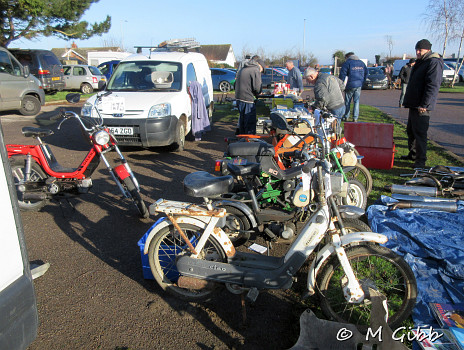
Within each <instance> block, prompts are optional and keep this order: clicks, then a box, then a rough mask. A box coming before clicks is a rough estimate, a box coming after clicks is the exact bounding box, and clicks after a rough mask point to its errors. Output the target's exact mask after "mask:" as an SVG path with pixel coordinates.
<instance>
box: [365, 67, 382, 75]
mask: <svg viewBox="0 0 464 350" xmlns="http://www.w3.org/2000/svg"><path fill="white" fill-rule="evenodd" d="M368 72H369V75H382V74H383V71H382V70H381V69H380V68H368Z"/></svg>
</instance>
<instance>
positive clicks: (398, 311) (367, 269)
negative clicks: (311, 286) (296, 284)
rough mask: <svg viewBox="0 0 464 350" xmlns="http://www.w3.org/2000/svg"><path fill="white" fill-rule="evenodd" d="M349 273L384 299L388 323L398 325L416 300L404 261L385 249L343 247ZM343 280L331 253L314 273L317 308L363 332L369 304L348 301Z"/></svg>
mask: <svg viewBox="0 0 464 350" xmlns="http://www.w3.org/2000/svg"><path fill="white" fill-rule="evenodd" d="M345 251H346V254H347V256H348V260H349V262H350V265H351V267H352V269H353V272H354V274H355V276H356V278H357V279H358V281H359V282H360V284H361V285H365V286H372V287H373V288H376V289H377V290H378V291H379V292H380V293H382V294H383V295H384V296H385V297H386V298H387V305H388V315H389V318H388V325H389V326H390V328H391V329H393V330H394V329H396V328H398V327H399V326H400V325H401V324H402V322H403V321H404V320H405V319H407V318H408V317H409V315H410V314H411V312H412V309H413V308H414V305H415V303H416V297H417V284H416V279H415V277H414V274H413V272H412V270H411V268H410V267H409V265H408V264H407V262H406V261H405V260H404V259H403V258H402V257H400V256H399V255H397V254H396V253H394V252H393V251H391V250H390V249H388V248H385V247H382V246H379V245H374V244H363V245H358V246H353V247H350V248H346V249H345ZM346 283H347V278H346V276H345V273H344V270H343V268H342V266H341V264H340V261H339V260H338V258H337V256H333V257H332V258H331V260H330V261H329V262H328V263H327V264H326V265H325V267H324V268H323V269H322V271H321V273H320V274H319V276H318V285H319V289H318V290H319V293H320V298H321V308H322V311H323V312H324V314H325V315H326V316H327V317H329V318H331V319H333V320H335V321H337V322H343V323H353V324H355V325H356V326H357V327H358V329H359V330H360V331H361V332H362V331H366V330H367V328H368V327H369V325H370V320H371V309H372V303H371V301H370V300H369V299H367V298H366V299H364V301H362V302H361V303H357V304H356V303H349V302H347V301H346V299H345V296H344V294H343V286H344V285H345V284H346Z"/></svg>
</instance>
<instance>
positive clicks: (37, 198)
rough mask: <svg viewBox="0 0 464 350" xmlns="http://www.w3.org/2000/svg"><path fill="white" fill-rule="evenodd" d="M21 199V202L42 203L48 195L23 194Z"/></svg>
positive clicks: (36, 193)
mask: <svg viewBox="0 0 464 350" xmlns="http://www.w3.org/2000/svg"><path fill="white" fill-rule="evenodd" d="M22 198H23V199H22V200H23V201H43V200H45V199H48V195H47V194H46V193H43V192H24V193H23V195H22Z"/></svg>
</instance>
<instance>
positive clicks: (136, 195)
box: [123, 176, 150, 219]
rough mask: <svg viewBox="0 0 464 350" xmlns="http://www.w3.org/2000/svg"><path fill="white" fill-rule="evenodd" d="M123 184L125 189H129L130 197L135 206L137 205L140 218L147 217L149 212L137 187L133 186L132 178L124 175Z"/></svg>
mask: <svg viewBox="0 0 464 350" xmlns="http://www.w3.org/2000/svg"><path fill="white" fill-rule="evenodd" d="M123 183H124V185H125V186H126V188H127V190H128V191H129V193H130V195H131V199H132V201H133V202H134V204H135V206H136V207H137V209H138V211H139V214H140V217H142V218H144V219H145V218H148V216H149V215H150V213H149V212H148V209H147V206H146V205H145V202H144V201H143V199H142V196H141V195H140V191H139V190H138V188H137V187H136V186H135V184H134V182H133V181H132V178H131V177H130V176H129V177H126V178H125V179H124V180H123Z"/></svg>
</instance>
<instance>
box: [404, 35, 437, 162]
mask: <svg viewBox="0 0 464 350" xmlns="http://www.w3.org/2000/svg"><path fill="white" fill-rule="evenodd" d="M415 49H416V58H417V59H416V62H415V64H414V67H412V70H411V75H410V77H409V82H408V87H407V89H406V94H405V96H404V100H403V105H404V107H406V108H409V114H408V124H407V126H406V132H407V134H408V149H409V153H408V155H407V156H402V157H401V159H403V160H414V166H413V167H414V168H425V162H426V161H427V132H428V129H429V122H430V114H431V111H433V110H434V108H435V104H436V103H437V98H438V91H439V90H440V85H441V82H442V80H443V58H442V57H441V56H440V55H439V54H438V53H435V52H432V44H431V43H430V41H428V40H427V39H422V40H419V41H418V42H417V43H416V47H415Z"/></svg>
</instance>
